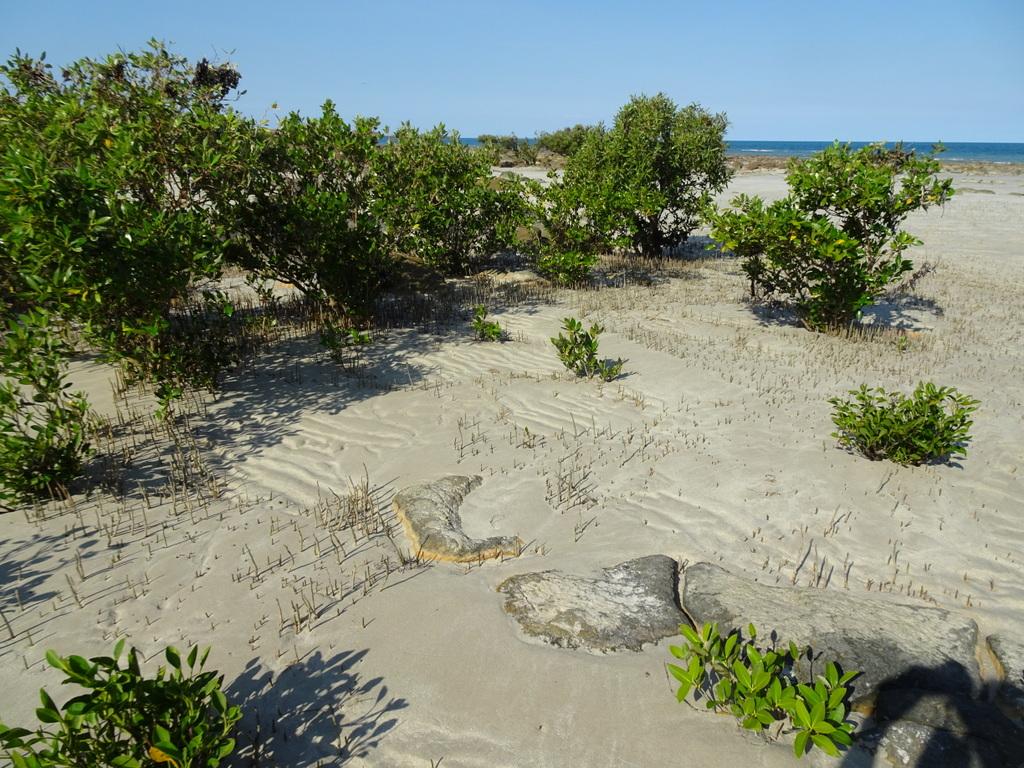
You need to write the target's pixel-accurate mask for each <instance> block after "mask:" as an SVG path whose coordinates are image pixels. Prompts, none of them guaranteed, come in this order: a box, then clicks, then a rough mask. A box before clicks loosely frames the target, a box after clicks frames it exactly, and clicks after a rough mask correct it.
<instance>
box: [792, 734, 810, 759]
mask: <svg viewBox="0 0 1024 768" xmlns="http://www.w3.org/2000/svg"><path fill="white" fill-rule="evenodd" d="M810 736H811V734H810V732H809V731H800V733H798V734H797V735H796V740H795V741H794V742H793V754H794V755H796V756H797V757H803V756H804V754H805V753H806V752H807V741H808V739H809V738H810Z"/></svg>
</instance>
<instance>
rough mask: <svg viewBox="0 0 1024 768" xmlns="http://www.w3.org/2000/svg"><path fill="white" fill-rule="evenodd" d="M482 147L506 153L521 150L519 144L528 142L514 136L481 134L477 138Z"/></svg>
mask: <svg viewBox="0 0 1024 768" xmlns="http://www.w3.org/2000/svg"><path fill="white" fill-rule="evenodd" d="M476 140H477V141H479V142H480V145H481V146H484V147H487V148H489V149H495V150H498V151H504V152H515V151H516V150H517V149H519V142H520V141H526V140H525V139H520V138H518V137H516V136H515V135H514V134H513V135H503V136H496V135H494V134H491V133H481V134H480V135H479V136H477V137H476Z"/></svg>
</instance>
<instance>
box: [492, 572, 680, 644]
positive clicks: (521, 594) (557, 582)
mask: <svg viewBox="0 0 1024 768" xmlns="http://www.w3.org/2000/svg"><path fill="white" fill-rule="evenodd" d="M677 573H678V568H677V566H676V561H675V560H673V559H672V558H670V557H666V556H665V555H650V556H648V557H640V558H637V559H636V560H629V561H627V562H624V563H619V564H618V565H615V566H612V567H611V568H605V569H603V570H602V572H601V576H599V577H597V578H587V577H582V576H575V575H572V574H567V573H562V572H560V571H541V572H539V573H526V574H522V575H520V576H513V577H511V578H509V579H506V580H505V581H503V582H502V583H501V584H500V585H499V586H498V591H499V592H502V593H504V594H505V611H506V613H508V614H509V615H511V616H512V617H513V618H514V619H515V620H516V621H517V622H518V623H519V626H520V628H521V629H522V631H523V632H524V633H525V634H527V635H529V636H532V637H536V638H539V639H540V640H542V641H543V642H546V643H549V644H551V645H554V646H558V647H561V648H579V649H582V650H586V651H590V652H591V653H608V652H611V651H619V650H632V651H639V650H640V649H641V648H642V647H643V645H644V644H645V643H654V642H657V641H658V640H660V639H662V638H664V637H669V636H671V635H676V634H678V633H679V625H680V624H681V623H684V622H686V616H685V615H684V614H683V612H682V611H681V610H680V609H679V605H678V591H677V590H678V584H677Z"/></svg>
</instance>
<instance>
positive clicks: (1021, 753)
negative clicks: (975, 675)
mask: <svg viewBox="0 0 1024 768" xmlns="http://www.w3.org/2000/svg"><path fill="white" fill-rule="evenodd" d="M929 680H932V681H937V680H941V681H942V686H943V688H944V690H928V689H927V688H926V687H925V686H927V685H928V681H929ZM1017 682H1019V681H1005V682H1004V683H1003V693H1002V695H1003V696H1004V697H1005V698H1007V699H1009V698H1012V696H1014V695H1018V696H1019V695H1020V691H1019V688H1018V687H1017V684H1016V683H1017ZM974 693H975V691H974V690H973V685H972V681H971V676H970V675H969V674H968V672H967V670H966V669H964V668H963V666H961V665H960V664H958V663H957V662H954V661H947V662H945V663H944V664H942V665H941V666H938V667H924V666H917V667H911V668H909V669H907V670H906V671H905V672H903V673H902V674H900V675H898V676H896V677H892V678H889V679H888V680H885V681H883V682H882V683H881V685H879V686H878V688H877V693H876V699H875V707H874V710H873V712H872V717H871V718H870V719H869V721H868V722H867V723H866V724H865V727H864V728H863V729H862V730H861V732H860V733H859V734H858V736H857V739H856V741H855V747H854V748H853V749H851V750H850V751H849V752H847V753H846V754H845V755H844V757H843V761H842V763H841V764H840V765H841V767H842V768H867V767H868V766H871V765H872V754H873V753H875V752H877V751H881V755H879V757H883V758H886V759H887V760H888V761H889V762H891V764H893V765H898V766H911V767H912V768H1020V766H1022V765H1024V727H1022V726H1021V725H1020V724H1019V723H1016V722H1014V721H1013V720H1011V719H1010V718H1009V717H1008V716H1007V715H1006V714H1005V713H1004V712H1003V710H1002V708H1001V707H1000V706H999V705H998V704H997V703H995V702H992V701H986V700H984V699H983V698H981V699H979V698H975V697H974V695H973V694H974ZM886 764H888V763H886Z"/></svg>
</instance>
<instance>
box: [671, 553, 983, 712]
mask: <svg viewBox="0 0 1024 768" xmlns="http://www.w3.org/2000/svg"><path fill="white" fill-rule="evenodd" d="M684 580H685V586H684V589H683V607H684V608H685V609H686V611H687V613H689V615H690V616H691V618H693V620H694V621H695V622H697V623H698V624H704V623H707V622H717V623H718V625H719V628H720V630H721V631H722V633H723V634H724V633H725V632H727V631H729V630H730V629H732V628H734V627H739V628H745V627H746V626H747V624H748V623H750V622H753V623H754V624H755V625H756V626H757V628H758V629H759V630H760V631H761V634H762V636H765V635H768V633H769V632H772V631H774V632H776V633H777V634H778V637H779V639H780V640H781V641H782V642H784V643H788V642H789V641H790V640H792V641H793V642H795V643H796V644H797V645H800V646H807V645H809V646H811V648H812V650H813V653H814V656H815V662H808V661H806V660H803V661H802V662H801V664H802V668H800V669H798V672H799V673H800V674H801V675H815V674H818V673H819V672H820V671H821V670H822V668H823V664H824V661H825V660H830V659H831V660H834V661H836V662H838V663H839V664H840V666H842V668H843V669H844V670H854V669H855V670H859V671H860V672H861V673H862V674H861V675H860V676H859V677H858V678H857V679H856V680H855V681H854V682H853V684H852V685H853V692H852V701H853V703H854V704H855V705H869V704H871V703H872V702H873V701H874V698H875V694H876V692H877V690H878V688H879V686H881V685H882V684H883V683H884V684H886V686H887V687H889V688H910V689H922V690H933V691H949V692H952V693H956V694H958V695H967V696H970V695H972V694H973V693H975V692H977V691H979V690H980V687H981V678H980V675H979V671H978V662H977V659H976V657H975V649H976V646H977V635H978V627H977V625H976V624H975V623H974V622H973V621H972V620H970V619H967V618H964V617H961V616H958V615H956V614H954V613H951V612H950V611H947V610H944V609H941V608H933V607H929V606H923V605H907V604H902V603H896V602H892V601H889V600H884V599H880V598H869V597H856V596H853V595H850V594H848V593H846V592H839V591H836V590H820V589H813V588H803V587H773V586H766V585H763V584H759V583H757V582H755V581H753V580H751V579H749V578H741V577H739V576H735V575H732V574H730V573H728V572H726V571H725V570H723V569H722V568H720V567H718V566H717V565H712V564H710V563H697V564H696V565H692V566H690V567H689V568H687V569H686V572H685V574H684ZM818 658H820V659H821V661H820V662H818V661H817V659H818Z"/></svg>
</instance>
